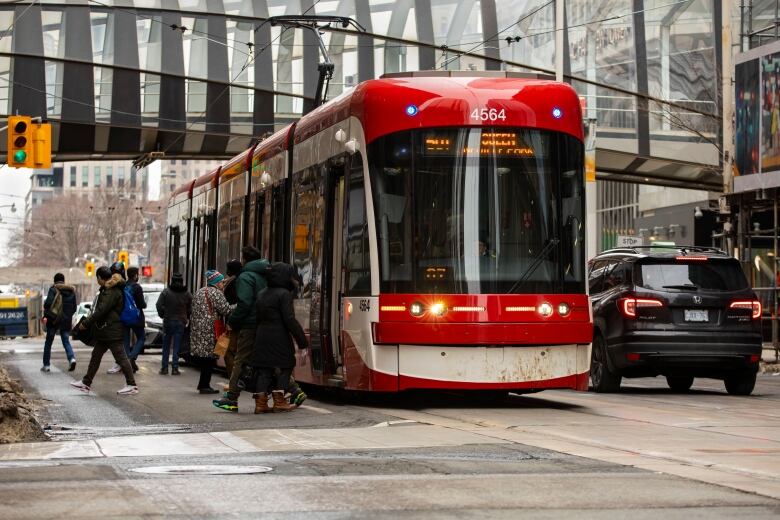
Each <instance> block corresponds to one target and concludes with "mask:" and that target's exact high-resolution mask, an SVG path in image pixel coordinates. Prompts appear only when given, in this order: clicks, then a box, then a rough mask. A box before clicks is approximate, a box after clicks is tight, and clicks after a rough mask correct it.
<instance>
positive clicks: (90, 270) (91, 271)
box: [84, 262, 95, 278]
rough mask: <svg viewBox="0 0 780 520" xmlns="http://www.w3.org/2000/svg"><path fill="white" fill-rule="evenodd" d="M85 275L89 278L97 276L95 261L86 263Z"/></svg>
mask: <svg viewBox="0 0 780 520" xmlns="http://www.w3.org/2000/svg"><path fill="white" fill-rule="evenodd" d="M84 275H85V276H86V277H87V278H90V277H92V276H95V262H87V263H85V264H84Z"/></svg>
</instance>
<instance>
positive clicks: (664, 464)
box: [0, 341, 780, 520]
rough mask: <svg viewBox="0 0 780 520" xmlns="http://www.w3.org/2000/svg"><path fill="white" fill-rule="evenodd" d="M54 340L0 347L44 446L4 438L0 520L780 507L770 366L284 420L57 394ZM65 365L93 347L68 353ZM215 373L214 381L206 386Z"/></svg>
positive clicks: (153, 384)
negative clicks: (750, 377)
mask: <svg viewBox="0 0 780 520" xmlns="http://www.w3.org/2000/svg"><path fill="white" fill-rule="evenodd" d="M58 348H59V347H58V346H56V344H55V356H54V361H53V370H52V372H51V373H49V374H42V373H40V372H39V371H38V369H39V368H40V350H41V348H40V346H39V345H38V344H37V343H31V342H25V341H20V342H14V343H11V342H5V343H0V351H1V350H3V349H6V350H10V349H13V350H14V351H15V352H14V353H12V354H11V353H5V354H0V363H3V364H5V365H6V366H7V367H8V368H9V369H10V370H11V372H12V373H15V374H16V375H17V376H18V377H20V378H21V379H22V380H23V384H24V386H25V387H26V389H27V391H28V393H30V394H32V395H33V396H35V397H38V398H40V399H42V400H43V401H41V402H42V403H44V404H45V410H44V411H43V415H42V417H43V420H44V421H45V422H47V423H48V424H49V425H50V426H51V428H52V429H51V433H52V437H53V439H54V442H50V443H44V444H37V445H33V444H28V445H16V446H14V447H2V446H0V518H3V519H6V518H7V519H12V518H78V519H88V518H258V517H262V518H272V519H276V518H279V519H281V518H284V519H291V518H306V519H332V518H333V519H335V518H366V517H367V516H369V515H370V516H371V517H373V518H378V519H383V518H434V519H436V518H495V519H503V518H507V519H508V518H561V517H564V516H565V515H566V516H573V517H575V518H599V519H603V518H628V517H630V518H632V520H634V519H644V518H659V517H665V518H671V519H674V518H681V519H682V518H685V519H686V520H690V519H697V518H708V519H710V518H734V517H738V516H745V517H747V516H749V517H750V518H755V519H763V518H778V517H780V502H779V501H778V498H780V412H779V411H778V405H779V404H780V376H778V377H773V376H771V375H764V376H761V377H760V378H759V383H758V387H757V391H756V395H754V396H753V397H749V398H738V397H731V396H728V395H727V394H726V393H725V391H723V388H722V384H721V383H719V382H715V381H706V380H702V381H699V380H697V381H696V383H695V386H694V390H693V391H692V392H690V393H686V394H680V395H676V394H673V393H671V392H670V391H669V390H668V389H666V387H665V385H664V384H662V383H663V381H662V380H652V379H643V380H634V381H631V382H629V383H628V385H627V388H625V389H624V390H623V392H621V393H620V394H615V395H598V394H592V393H578V392H565V391H548V392H542V393H539V394H534V395H530V396H510V397H509V398H507V399H504V400H501V401H498V402H483V401H481V400H479V399H476V398H470V397H467V396H463V395H458V394H422V395H421V394H413V395H401V396H392V397H382V398H376V399H368V400H364V399H356V398H354V397H350V396H333V395H330V394H319V393H318V394H317V395H316V396H312V397H310V399H309V400H307V402H306V404H305V406H304V407H302V408H301V409H299V410H296V411H295V412H292V413H288V414H269V415H263V416H255V415H253V414H251V413H250V412H251V410H250V405H251V403H250V400H249V399H246V398H243V399H245V400H242V403H241V411H240V413H238V414H229V413H226V412H221V411H219V410H216V409H214V408H212V407H211V405H210V400H211V396H201V395H199V394H197V393H196V391H195V382H196V381H197V374H196V372H195V371H194V370H193V369H188V368H184V369H183V374H182V375H181V376H179V377H174V376H160V375H158V374H157V368H158V360H157V359H156V358H154V357H152V356H144V358H143V361H142V362H141V371H140V372H139V375H138V382H139V386H140V388H141V393H140V394H139V395H138V396H134V397H120V396H117V395H116V393H115V391H116V390H117V389H118V388H119V387H121V386H122V384H123V380H122V377H121V375H108V374H105V369H107V368H108V367H110V365H111V360H110V355H109V356H107V357H106V358H105V360H104V363H103V367H101V373H100V374H99V375H98V377H97V378H96V380H95V383H94V385H93V388H94V390H95V392H94V395H90V396H87V395H84V394H80V393H78V392H77V391H75V390H72V389H70V387H69V386H68V382H69V381H70V380H71V375H72V374H69V373H68V372H65V361H64V355H63V353H62V351H61V349H60V350H57V349H58ZM77 355H78V356H79V361H80V365H79V368H78V369H77V371H76V374H77V375H80V374H83V370H84V369H85V368H86V361H87V358H88V351H86V350H79V351H78V352H77ZM222 381H224V380H223V379H222V378H220V377H218V376H217V377H215V380H214V383H215V385H216V384H217V383H221V382H222ZM214 464H219V465H226V464H231V465H237V466H239V467H242V468H244V467H246V466H248V465H259V466H267V467H270V468H272V471H271V472H269V473H263V474H254V475H197V474H192V473H189V474H184V475H155V474H146V473H137V472H136V470H138V469H144V468H149V467H158V466H164V465H174V466H181V465H189V466H193V467H194V469H204V468H205V466H207V465H214Z"/></svg>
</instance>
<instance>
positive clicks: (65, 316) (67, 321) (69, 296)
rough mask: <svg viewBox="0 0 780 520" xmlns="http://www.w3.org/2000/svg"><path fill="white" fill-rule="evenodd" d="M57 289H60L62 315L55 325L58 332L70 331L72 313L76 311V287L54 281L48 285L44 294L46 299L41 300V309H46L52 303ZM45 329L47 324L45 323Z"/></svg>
mask: <svg viewBox="0 0 780 520" xmlns="http://www.w3.org/2000/svg"><path fill="white" fill-rule="evenodd" d="M57 291H60V294H61V295H62V317H61V318H60V321H59V322H57V324H56V325H52V326H54V327H57V331H58V332H70V329H71V328H72V327H73V323H72V322H73V315H74V314H75V313H76V288H75V287H73V286H72V285H66V284H64V283H55V284H54V285H52V286H51V287H49V292H48V293H47V294H46V300H45V301H44V302H43V310H44V311H48V310H49V309H50V308H51V306H52V305H53V304H54V298H55V297H56V296H57ZM46 328H47V329H48V328H49V326H48V325H47V327H46Z"/></svg>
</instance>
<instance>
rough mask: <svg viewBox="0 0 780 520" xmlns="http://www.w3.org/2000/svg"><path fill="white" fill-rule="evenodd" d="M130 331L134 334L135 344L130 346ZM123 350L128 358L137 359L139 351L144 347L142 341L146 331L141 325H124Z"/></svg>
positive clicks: (144, 338)
mask: <svg viewBox="0 0 780 520" xmlns="http://www.w3.org/2000/svg"><path fill="white" fill-rule="evenodd" d="M130 331H133V334H135V344H134V345H132V347H131V346H130ZM124 335H125V337H124V342H125V352H126V353H127V357H128V358H130V359H133V360H134V359H138V356H139V355H141V352H142V351H143V349H144V341H145V340H146V331H145V330H144V326H143V325H136V326H135V327H125V331H124Z"/></svg>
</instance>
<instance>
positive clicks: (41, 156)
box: [32, 123, 51, 169]
mask: <svg viewBox="0 0 780 520" xmlns="http://www.w3.org/2000/svg"><path fill="white" fill-rule="evenodd" d="M32 138H33V166H34V167H35V168H43V169H46V168H51V124H50V123H33V131H32Z"/></svg>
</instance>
